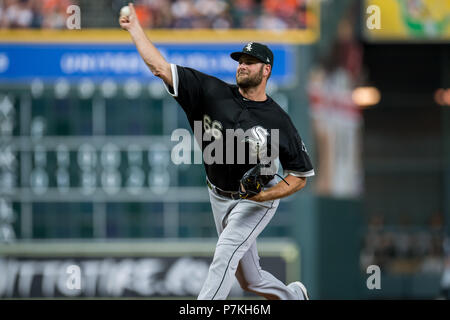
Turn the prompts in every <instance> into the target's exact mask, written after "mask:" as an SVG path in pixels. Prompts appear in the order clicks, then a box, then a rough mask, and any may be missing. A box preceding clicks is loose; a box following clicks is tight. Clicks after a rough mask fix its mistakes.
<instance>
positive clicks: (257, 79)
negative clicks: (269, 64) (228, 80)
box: [236, 66, 263, 89]
mask: <svg viewBox="0 0 450 320" xmlns="http://www.w3.org/2000/svg"><path fill="white" fill-rule="evenodd" d="M262 79H263V66H261V69H260V70H259V72H258V73H257V74H255V75H254V76H247V77H246V78H239V76H238V74H237V73H236V83H237V85H238V86H239V87H240V88H243V89H247V88H253V87H257V86H259V84H260V83H261V82H262Z"/></svg>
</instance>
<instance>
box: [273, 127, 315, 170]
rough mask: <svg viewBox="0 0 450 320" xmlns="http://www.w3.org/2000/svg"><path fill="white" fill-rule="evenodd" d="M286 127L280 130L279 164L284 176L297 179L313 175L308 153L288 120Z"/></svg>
mask: <svg viewBox="0 0 450 320" xmlns="http://www.w3.org/2000/svg"><path fill="white" fill-rule="evenodd" d="M287 122H288V125H286V126H284V127H283V129H281V130H280V142H279V143H280V155H279V156H280V163H281V165H282V167H283V171H284V173H285V174H288V173H289V174H291V175H294V176H298V177H310V176H313V175H314V168H313V166H312V163H311V159H310V158H309V155H308V151H307V149H306V147H305V144H304V143H303V141H302V138H301V137H300V135H299V134H298V132H297V129H296V128H295V126H294V124H293V123H292V121H291V120H290V119H288V121H287Z"/></svg>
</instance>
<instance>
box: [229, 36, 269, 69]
mask: <svg viewBox="0 0 450 320" xmlns="http://www.w3.org/2000/svg"><path fill="white" fill-rule="evenodd" d="M243 54H248V55H249V56H252V57H255V58H256V59H258V60H261V62H262V63H266V64H270V65H271V66H272V67H273V52H272V50H270V49H269V47H268V46H266V45H264V44H262V43H258V42H249V43H247V44H246V45H245V46H244V48H242V51H237V52H233V53H232V54H230V56H231V58H232V59H233V60H236V61H239V58H240V57H241V56H242V55H243Z"/></svg>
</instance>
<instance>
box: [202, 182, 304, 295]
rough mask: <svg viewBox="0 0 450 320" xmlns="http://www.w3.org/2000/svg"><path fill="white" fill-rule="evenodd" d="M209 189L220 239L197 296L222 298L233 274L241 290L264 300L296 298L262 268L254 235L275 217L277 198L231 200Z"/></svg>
mask: <svg viewBox="0 0 450 320" xmlns="http://www.w3.org/2000/svg"><path fill="white" fill-rule="evenodd" d="M208 190H209V197H210V201H211V207H212V211H213V215H214V221H215V224H216V229H217V233H218V234H219V240H218V242H217V245H216V251H215V253H214V258H213V261H212V263H211V265H210V268H209V272H208V276H207V278H206V281H205V283H204V284H203V287H202V289H201V291H200V294H199V296H198V299H199V300H225V299H226V298H227V297H228V294H229V292H230V290H231V287H232V284H233V282H234V277H235V276H236V278H237V279H238V281H239V284H240V285H241V287H242V288H243V289H244V290H247V291H250V292H253V293H255V294H257V295H260V296H263V297H265V298H267V299H281V300H298V299H299V297H298V295H297V293H295V292H294V291H292V290H291V289H289V288H288V287H287V286H286V285H285V284H284V283H282V282H281V281H280V280H278V279H277V278H275V277H274V276H273V275H272V274H270V273H269V272H267V271H264V270H262V268H261V266H260V264H259V256H258V251H257V248H256V238H257V237H258V235H259V234H260V233H261V232H262V231H263V230H264V228H265V227H266V226H267V224H268V223H269V222H270V220H271V219H272V217H273V216H274V214H275V212H276V210H277V208H278V204H279V202H280V200H274V201H266V202H255V201H251V200H246V199H240V200H232V199H228V198H225V197H223V196H220V195H218V194H217V193H215V192H214V191H212V190H211V189H209V188H208Z"/></svg>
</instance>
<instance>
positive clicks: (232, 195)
mask: <svg viewBox="0 0 450 320" xmlns="http://www.w3.org/2000/svg"><path fill="white" fill-rule="evenodd" d="M206 184H207V185H208V187H209V188H210V189H211V190H212V191H214V192H215V193H217V194H218V195H220V196H222V197H225V198H228V199H231V200H239V199H241V197H240V196H239V192H238V191H235V192H232V191H224V190H222V189H219V188H217V187H216V186H214V185H212V184H211V183H210V182H209V180H208V179H206Z"/></svg>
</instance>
